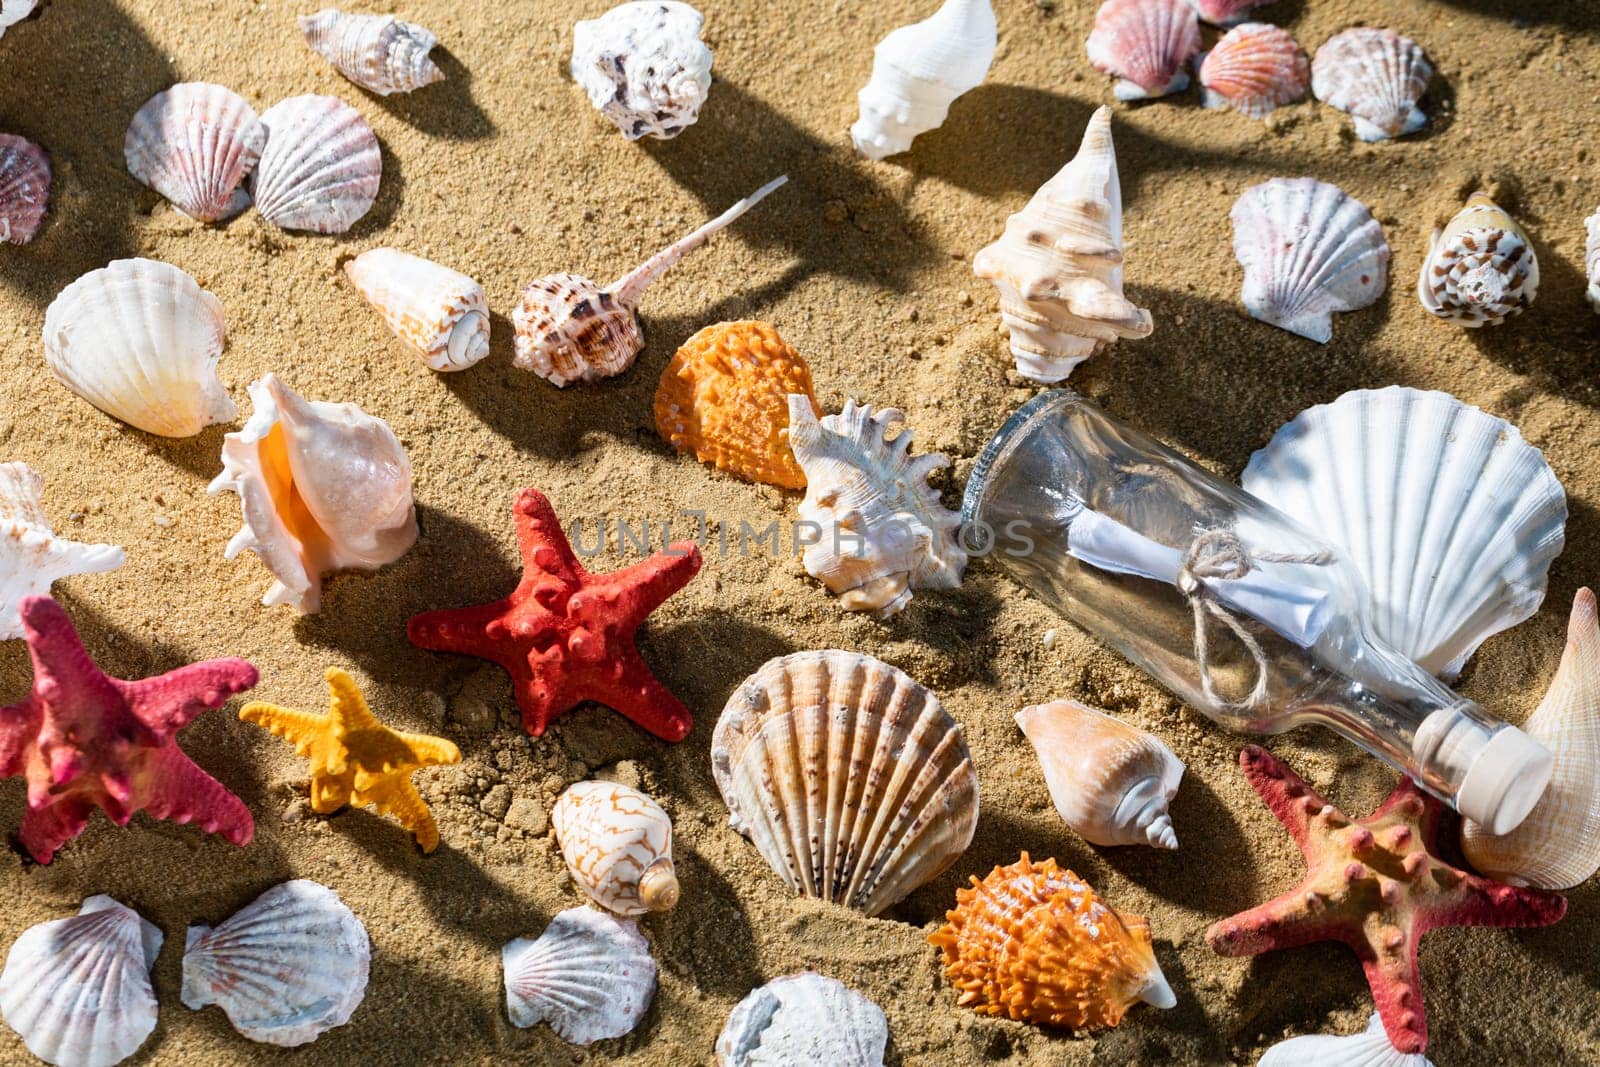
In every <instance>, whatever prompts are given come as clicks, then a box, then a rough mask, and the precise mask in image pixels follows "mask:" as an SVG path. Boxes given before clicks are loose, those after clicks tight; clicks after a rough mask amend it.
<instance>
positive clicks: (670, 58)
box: [572, 0, 712, 141]
mask: <svg viewBox="0 0 1600 1067" xmlns="http://www.w3.org/2000/svg"><path fill="white" fill-rule="evenodd" d="M703 21H704V17H703V16H702V15H701V14H700V12H698V11H696V10H695V9H694V8H692V7H690V6H689V5H688V4H685V3H680V2H678V0H636V2H634V3H627V4H619V5H618V6H616V7H614V8H612V9H611V10H610V11H607V12H606V13H605V14H604V15H602V16H600V17H599V18H597V19H585V20H583V21H581V22H579V23H578V24H577V25H576V26H574V27H573V29H572V79H573V81H575V82H577V83H578V86H579V87H580V88H581V89H583V91H584V92H585V93H587V94H588V95H589V102H590V103H591V104H593V105H594V106H595V107H596V108H597V109H598V110H599V112H600V114H602V115H604V116H605V117H606V118H608V119H610V120H611V121H612V122H613V123H615V124H616V127H617V129H619V130H621V131H622V135H623V136H624V137H626V138H627V139H628V140H630V141H637V140H638V139H639V138H641V137H654V138H656V139H657V140H663V141H664V140H668V139H670V138H673V137H676V136H678V134H680V133H682V132H683V131H684V130H686V129H687V128H689V127H690V126H693V125H694V122H695V120H696V119H697V118H699V117H700V107H701V105H702V104H704V103H705V101H706V94H707V93H709V92H710V91H711V63H712V57H711V49H709V48H707V47H706V44H705V42H704V41H702V40H701V39H700V25H701V23H702V22H703Z"/></svg>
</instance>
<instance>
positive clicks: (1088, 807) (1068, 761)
mask: <svg viewBox="0 0 1600 1067" xmlns="http://www.w3.org/2000/svg"><path fill="white" fill-rule="evenodd" d="M1017 725H1018V726H1019V727H1021V729H1022V732H1023V733H1024V734H1026V735H1027V737H1028V741H1029V742H1031V743H1032V745H1033V749H1034V752H1035V753H1037V754H1038V757H1039V765H1040V767H1042V768H1043V769H1044V780H1045V782H1046V784H1048V785H1049V787H1050V799H1051V800H1052V801H1054V802H1055V806H1056V811H1057V812H1058V813H1059V814H1060V815H1061V818H1062V819H1063V820H1064V821H1065V822H1066V824H1067V825H1068V826H1070V827H1071V828H1072V829H1073V830H1075V831H1077V833H1078V834H1079V835H1080V836H1081V837H1083V838H1084V839H1085V840H1087V841H1090V842H1092V843H1093V844H1096V845H1146V844H1148V845H1154V846H1156V847H1157V848H1171V849H1175V848H1177V847H1178V835H1177V834H1176V833H1175V832H1174V831H1173V829H1172V817H1171V816H1170V815H1169V814H1167V802H1168V801H1170V800H1171V799H1172V798H1173V796H1174V795H1176V793H1177V792H1178V782H1179V781H1180V780H1181V779H1182V778H1183V771H1184V767H1183V761H1182V760H1180V759H1179V758H1178V757H1177V756H1176V755H1175V754H1174V753H1173V751H1172V749H1170V748H1168V747H1167V746H1166V745H1165V744H1164V743H1163V742H1162V741H1161V739H1160V738H1158V737H1156V736H1154V735H1153V734H1148V733H1145V732H1144V731H1143V730H1140V729H1138V728H1137V727H1133V726H1130V725H1128V724H1127V723H1125V722H1123V721H1122V720H1121V719H1118V718H1115V717H1113V716H1111V715H1107V714H1106V713H1105V712H1103V711H1098V710H1096V709H1095V708H1091V707H1089V706H1087V705H1085V704H1080V703H1078V702H1077V701H1075V700H1053V701H1051V702H1050V703H1048V704H1035V705H1032V706H1030V707H1026V708H1023V709H1022V710H1021V711H1019V712H1018V713H1017Z"/></svg>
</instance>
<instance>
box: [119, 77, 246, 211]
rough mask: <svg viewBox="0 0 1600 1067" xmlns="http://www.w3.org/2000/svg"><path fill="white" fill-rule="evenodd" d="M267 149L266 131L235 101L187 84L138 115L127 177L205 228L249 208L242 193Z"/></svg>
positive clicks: (127, 151)
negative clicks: (141, 184) (208, 224)
mask: <svg viewBox="0 0 1600 1067" xmlns="http://www.w3.org/2000/svg"><path fill="white" fill-rule="evenodd" d="M266 143H267V130H266V127H265V126H263V125H262V124H261V121H260V120H259V119H258V118H256V113H255V111H254V110H253V109H252V108H251V107H250V105H249V104H247V103H245V101H244V99H243V98H242V97H240V96H239V94H238V93H235V92H233V91H232V90H230V89H224V88H223V87H222V86H220V85H211V84H209V83H206V82H184V83H182V84H179V85H174V86H173V87H172V88H170V89H168V90H166V91H165V92H160V93H157V94H156V95H155V96H152V97H151V98H150V99H149V100H147V101H146V102H145V104H144V106H143V107H141V108H140V109H139V110H138V111H137V112H135V113H134V116H133V121H132V122H131V123H129V124H128V133H127V135H126V136H125V137H124V138H123V142H122V154H123V158H124V160H125V161H126V163H127V166H128V173H129V174H132V175H133V176H134V177H135V178H137V179H139V181H141V182H143V183H144V184H145V185H147V186H149V187H150V188H151V189H154V190H155V191H156V192H158V193H160V194H161V195H162V196H164V197H166V198H167V199H168V200H170V201H171V202H172V205H173V206H174V207H176V208H177V209H178V210H179V211H181V212H183V213H184V214H185V215H187V216H189V217H190V218H192V219H198V220H200V221H201V222H219V221H221V220H223V219H228V218H232V217H233V216H234V215H237V214H238V213H239V212H241V211H243V210H244V209H245V208H247V207H249V206H250V194H249V193H247V192H245V191H244V189H242V188H241V185H242V184H243V182H244V179H245V177H246V176H247V175H248V174H249V173H250V172H251V171H252V170H254V169H255V167H256V162H257V160H258V159H259V158H260V156H261V151H262V149H263V148H264V147H265V146H266Z"/></svg>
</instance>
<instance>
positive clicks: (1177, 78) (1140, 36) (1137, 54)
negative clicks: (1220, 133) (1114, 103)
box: [1085, 0, 1200, 100]
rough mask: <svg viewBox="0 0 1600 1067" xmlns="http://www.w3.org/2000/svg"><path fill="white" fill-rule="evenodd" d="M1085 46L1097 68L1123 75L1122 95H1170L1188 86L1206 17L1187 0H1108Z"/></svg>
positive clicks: (1128, 97)
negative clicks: (1197, 13) (1202, 19)
mask: <svg viewBox="0 0 1600 1067" xmlns="http://www.w3.org/2000/svg"><path fill="white" fill-rule="evenodd" d="M1085 47H1086V48H1087V50H1088V53H1089V62H1091V63H1093V64H1094V66H1095V69H1096V70H1098V71H1100V72H1102V73H1104V74H1111V75H1114V76H1116V77H1117V78H1120V79H1121V81H1119V82H1118V83H1117V86H1116V96H1117V99H1119V100H1139V99H1143V98H1145V97H1151V96H1165V95H1167V94H1168V93H1176V92H1181V91H1183V90H1184V89H1186V88H1188V85H1189V75H1188V73H1187V71H1186V70H1185V69H1184V68H1185V66H1186V64H1188V62H1189V60H1190V59H1191V58H1192V57H1193V56H1194V55H1195V54H1196V53H1198V52H1199V51H1200V21H1199V19H1197V18H1196V17H1195V13H1194V9H1193V8H1192V7H1190V6H1189V5H1188V4H1187V3H1185V0H1106V2H1105V3H1104V4H1101V5H1100V10H1099V11H1098V12H1096V14H1095V17H1094V31H1093V32H1092V33H1090V34H1089V40H1088V42H1087V43H1086V46H1085Z"/></svg>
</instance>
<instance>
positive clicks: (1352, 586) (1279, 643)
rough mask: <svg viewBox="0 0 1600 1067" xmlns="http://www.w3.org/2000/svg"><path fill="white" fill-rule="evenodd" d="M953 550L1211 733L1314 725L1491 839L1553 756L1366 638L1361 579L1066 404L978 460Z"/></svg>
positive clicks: (1133, 434) (1301, 536)
mask: <svg viewBox="0 0 1600 1067" xmlns="http://www.w3.org/2000/svg"><path fill="white" fill-rule="evenodd" d="M962 519H963V521H964V524H965V526H964V529H963V537H964V539H965V543H966V545H967V547H968V549H969V550H970V551H975V552H978V553H985V554H988V555H990V556H991V557H992V558H994V559H995V560H996V561H998V562H999V563H1000V564H1001V565H1002V567H1004V568H1005V569H1006V570H1008V571H1009V572H1010V573H1011V574H1012V576H1013V577H1015V578H1017V579H1018V580H1019V581H1021V582H1022V584H1023V585H1024V586H1026V587H1027V588H1028V589H1029V590H1031V591H1032V592H1033V593H1035V594H1036V595H1037V596H1039V597H1041V598H1042V599H1043V600H1044V601H1045V602H1046V603H1048V604H1049V605H1050V606H1051V607H1052V608H1054V609H1055V610H1056V611H1058V612H1060V613H1061V614H1062V615H1064V616H1066V617H1067V618H1069V619H1071V620H1072V621H1073V622H1075V623H1077V624H1078V625H1079V626H1082V627H1083V628H1084V629H1086V630H1088V631H1089V632H1090V633H1092V634H1095V635H1096V636H1097V637H1099V638H1101V639H1102V640H1104V641H1105V642H1106V643H1108V644H1109V645H1111V646H1112V647H1114V648H1116V649H1117V650H1118V651H1119V652H1121V653H1122V654H1123V655H1125V656H1127V657H1128V659H1130V660H1132V661H1133V662H1134V663H1136V664H1138V665H1139V666H1141V667H1143V668H1144V669H1145V670H1147V671H1149V672H1150V674H1152V675H1154V676H1155V678H1156V679H1157V680H1158V681H1159V682H1161V683H1162V684H1163V685H1164V686H1166V687H1167V688H1168V689H1170V690H1172V691H1173V692H1174V693H1176V694H1177V695H1178V696H1180V697H1181V698H1182V699H1184V700H1185V701H1187V702H1188V703H1189V704H1191V705H1193V706H1194V707H1196V708H1198V709H1199V710H1201V711H1202V712H1204V713H1205V714H1206V715H1207V716H1209V717H1210V718H1212V719H1213V720H1215V721H1216V722H1218V723H1220V724H1221V725H1223V726H1225V727H1227V728H1229V729H1231V730H1235V731H1238V732H1242V733H1253V734H1277V733H1282V732H1283V731H1285V730H1289V729H1293V728H1294V727H1297V726H1301V725H1304V724H1306V723H1320V724H1322V725H1323V726H1327V727H1329V728H1331V729H1333V730H1334V731H1336V732H1338V733H1339V734H1341V735H1343V736H1344V737H1346V738H1348V739H1349V740H1350V741H1352V742H1354V743H1355V744H1357V745H1359V746H1360V747H1361V748H1363V749H1365V750H1366V751H1368V752H1370V753H1372V754H1373V755H1375V756H1377V757H1378V758H1379V759H1381V760H1383V761H1384V762H1386V763H1388V764H1390V765H1391V766H1393V767H1395V768H1396V769H1397V770H1399V771H1401V772H1402V773H1404V774H1407V775H1409V776H1410V777H1411V778H1413V779H1414V780H1415V781H1416V782H1417V783H1418V784H1419V785H1421V786H1422V787H1423V788H1424V789H1426V790H1427V791H1428V792H1430V793H1432V794H1434V795H1435V796H1438V797H1439V798H1441V799H1443V800H1445V801H1446V802H1448V803H1449V804H1451V805H1452V806H1454V807H1455V808H1456V809H1457V810H1459V811H1460V812H1461V813H1462V814H1463V815H1464V816H1466V817H1467V818H1469V819H1471V820H1473V821H1474V822H1476V823H1479V824H1480V825H1482V826H1484V827H1486V828H1488V829H1489V830H1490V832H1491V833H1496V834H1501V833H1505V832H1507V831H1509V830H1510V829H1512V828H1513V827H1515V826H1516V825H1517V824H1518V823H1520V822H1521V821H1522V820H1523V818H1524V817H1525V816H1526V815H1527V814H1528V812H1529V811H1530V810H1532V808H1533V806H1534V804H1535V803H1537V801H1538V799H1539V796H1540V795H1541V794H1542V793H1543V792H1544V787H1545V785H1546V784H1547V782H1548V781H1549V778H1550V772H1551V767H1552V763H1553V759H1552V757H1551V754H1550V752H1549V751H1548V750H1547V749H1545V748H1544V747H1543V746H1541V745H1540V744H1538V743H1537V742H1535V741H1534V740H1533V739H1532V738H1530V737H1528V736H1527V735H1526V734H1524V733H1523V732H1522V731H1520V730H1518V729H1516V728H1515V727H1513V726H1509V725H1507V724H1506V723H1503V722H1501V721H1499V720H1497V719H1495V718H1494V717H1493V716H1491V715H1489V714H1488V713H1487V712H1485V711H1484V710H1483V709H1482V708H1481V707H1479V706H1478V705H1477V704H1475V703H1473V702H1472V701H1470V700H1466V699H1464V698H1462V697H1460V696H1458V695H1457V694H1455V693H1453V692H1451V691H1450V690H1449V689H1447V688H1445V687H1444V686H1443V685H1441V684H1440V683H1439V681H1438V680H1437V679H1435V678H1433V677H1432V676H1431V675H1429V674H1428V673H1426V672H1425V671H1424V670H1423V669H1422V668H1421V667H1419V666H1417V665H1416V664H1415V663H1413V662H1412V661H1411V660H1409V659H1407V658H1406V657H1404V656H1402V655H1400V654H1399V653H1398V652H1395V651H1394V650H1393V649H1391V648H1389V647H1388V646H1386V645H1384V644H1383V643H1382V642H1381V641H1380V640H1379V639H1377V638H1376V637H1375V636H1373V634H1372V633H1371V631H1370V629H1369V628H1368V626H1367V624H1366V622H1365V620H1364V618H1363V611H1362V605H1363V604H1364V603H1365V594H1364V591H1363V587H1362V579H1361V576H1360V575H1359V573H1358V572H1357V571H1356V570H1355V568H1354V567H1353V566H1351V565H1350V563H1349V562H1348V561H1347V560H1345V559H1343V558H1342V557H1341V556H1340V555H1339V554H1338V553H1337V552H1336V551H1335V550H1334V549H1332V548H1331V547H1329V546H1328V545H1327V544H1326V543H1324V542H1322V541H1320V540H1318V539H1317V538H1316V537H1315V536H1314V535H1313V534H1311V533H1309V532H1307V531H1306V530H1305V529H1303V528H1302V527H1300V526H1299V525H1297V524H1296V523H1295V522H1294V521H1293V520H1292V519H1290V518H1289V517H1288V516H1286V515H1284V514H1282V513H1281V512H1279V511H1276V510H1275V509H1273V508H1271V507H1269V506H1268V505H1266V504H1264V503H1262V502H1261V501H1260V500H1257V499H1256V498H1255V497H1253V496H1251V495H1249V494H1248V493H1246V492H1245V491H1244V490H1242V489H1240V488H1239V487H1238V486H1236V485H1232V484H1230V483H1228V482H1225V481H1223V480H1222V479H1220V478H1217V477H1215V476H1213V475H1211V474H1208V473H1206V472H1205V471H1203V470H1201V469H1200V468H1199V467H1196V466H1195V465H1194V464H1193V463H1191V462H1189V461H1188V460H1187V459H1185V458H1184V457H1182V456H1180V455H1179V454H1178V453H1176V452H1174V451H1173V450H1171V449H1169V448H1167V447H1166V446H1164V445H1162V444H1160V443H1159V442H1157V441H1155V440H1154V439H1153V438H1151V437H1149V436H1147V435H1145V434H1143V433H1140V432H1139V431H1137V430H1134V429H1132V428H1131V427H1129V426H1126V425H1124V424H1123V423H1120V422H1118V421H1117V420H1115V419H1113V418H1111V417H1109V416H1107V415H1106V414H1104V413H1103V412H1101V411H1100V410H1099V409H1098V408H1096V407H1095V406H1094V405H1093V404H1091V403H1089V402H1088V401H1086V400H1084V399H1083V398H1082V397H1079V396H1078V395H1076V394H1075V393H1072V392H1069V391H1065V390H1053V391H1050V392H1045V393H1041V394H1040V395H1039V396H1037V397H1035V398H1034V399H1033V400H1031V401H1030V402H1029V403H1027V404H1026V405H1024V406H1023V407H1022V408H1021V409H1020V410H1019V411H1017V413H1016V414H1015V415H1013V416H1012V417H1011V418H1010V419H1009V420H1008V421H1007V422H1006V424H1005V425H1004V426H1003V427H1002V428H1001V430H1000V432H999V433H998V434H997V435H996V436H995V438H994V440H992V441H991V442H989V444H988V446H987V447H986V448H985V449H984V451H983V454H982V455H981V456H980V457H979V459H978V464H977V467H976V468H975V469H974V470H973V473H972V477H971V479H970V481H969V482H968V483H967V491H966V500H965V502H964V504H963V507H962Z"/></svg>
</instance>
